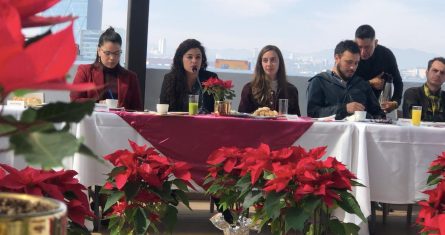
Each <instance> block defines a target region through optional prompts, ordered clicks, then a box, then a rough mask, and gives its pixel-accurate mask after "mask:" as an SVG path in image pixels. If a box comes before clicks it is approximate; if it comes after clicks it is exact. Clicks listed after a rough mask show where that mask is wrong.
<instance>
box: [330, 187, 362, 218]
mask: <svg viewBox="0 0 445 235" xmlns="http://www.w3.org/2000/svg"><path fill="white" fill-rule="evenodd" d="M339 194H340V200H338V201H337V203H338V205H339V206H340V207H341V208H342V209H343V210H345V211H346V212H349V213H351V214H356V215H357V216H358V217H360V219H362V220H363V222H366V221H367V220H366V218H365V216H364V215H363V212H362V210H361V209H360V206H359V205H358V202H357V200H355V197H354V196H353V195H352V194H350V193H349V192H346V191H339Z"/></svg>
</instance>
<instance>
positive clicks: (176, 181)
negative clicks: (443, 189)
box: [172, 179, 189, 192]
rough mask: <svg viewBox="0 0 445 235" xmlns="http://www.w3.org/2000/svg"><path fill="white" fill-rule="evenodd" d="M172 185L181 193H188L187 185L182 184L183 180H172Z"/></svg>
mask: <svg viewBox="0 0 445 235" xmlns="http://www.w3.org/2000/svg"><path fill="white" fill-rule="evenodd" d="M172 182H173V184H174V185H176V187H178V189H180V190H182V191H186V192H187V191H189V189H188V187H187V185H186V184H185V183H184V181H183V180H181V179H174V180H173V181H172Z"/></svg>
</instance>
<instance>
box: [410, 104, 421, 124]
mask: <svg viewBox="0 0 445 235" xmlns="http://www.w3.org/2000/svg"><path fill="white" fill-rule="evenodd" d="M421 118H422V106H413V107H412V108H411V124H412V125H413V126H420V121H421Z"/></svg>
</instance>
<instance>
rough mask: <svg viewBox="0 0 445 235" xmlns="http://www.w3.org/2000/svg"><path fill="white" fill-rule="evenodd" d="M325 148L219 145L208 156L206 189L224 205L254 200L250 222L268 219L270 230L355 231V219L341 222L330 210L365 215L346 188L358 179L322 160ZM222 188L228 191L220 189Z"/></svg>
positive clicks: (248, 204) (243, 209)
mask: <svg viewBox="0 0 445 235" xmlns="http://www.w3.org/2000/svg"><path fill="white" fill-rule="evenodd" d="M325 150H326V147H319V148H315V149H311V150H309V151H306V150H305V149H303V148H302V147H288V148H282V149H279V150H274V151H272V150H271V149H270V147H269V146H268V145H265V144H261V145H260V146H259V147H258V148H244V149H236V148H231V149H230V150H229V149H227V148H222V149H219V150H217V151H215V152H214V153H212V154H211V155H210V157H209V159H208V163H209V164H210V168H209V175H208V177H207V180H206V183H207V184H208V190H207V192H208V193H209V194H211V195H215V196H216V197H219V200H220V207H222V208H223V209H225V208H229V209H230V208H234V205H236V204H240V205H241V207H240V208H238V212H239V211H241V212H243V213H247V212H248V211H249V208H250V207H252V206H253V207H254V208H255V212H254V213H253V214H252V219H253V224H255V225H258V227H259V228H262V227H263V226H264V225H269V226H270V229H271V231H272V233H273V234H286V233H287V232H289V231H300V232H303V233H304V234H328V233H334V234H357V233H358V230H359V227H358V226H357V225H355V224H351V223H343V222H341V221H340V220H338V219H337V218H335V217H333V216H332V214H331V213H332V211H333V210H334V209H335V208H338V207H340V208H342V209H344V210H345V211H347V212H349V213H353V214H356V215H358V216H359V217H360V218H362V220H363V221H366V219H365V217H364V216H363V213H362V212H361V210H360V207H359V205H358V203H357V201H356V200H355V198H354V197H353V195H352V194H351V193H350V192H349V191H350V190H351V187H352V186H353V185H360V184H359V183H357V182H355V181H354V179H355V176H354V175H353V174H352V173H351V172H350V171H349V170H347V169H346V167H345V166H344V165H343V164H341V163H340V162H338V161H337V160H336V159H335V158H332V157H328V158H327V159H326V160H321V157H322V156H323V155H324V154H325ZM225 179H230V180H229V181H228V182H229V183H226V180H225ZM227 188H229V190H230V192H233V193H225V191H226V190H227ZM231 211H232V210H231ZM234 216H235V217H236V216H237V215H236V214H234Z"/></svg>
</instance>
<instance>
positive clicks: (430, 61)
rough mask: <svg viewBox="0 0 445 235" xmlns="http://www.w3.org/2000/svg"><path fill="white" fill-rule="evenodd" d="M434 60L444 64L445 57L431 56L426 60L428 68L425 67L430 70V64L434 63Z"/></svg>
mask: <svg viewBox="0 0 445 235" xmlns="http://www.w3.org/2000/svg"><path fill="white" fill-rule="evenodd" d="M434 61H439V62H441V63H442V64H445V58H443V57H435V58H432V59H431V60H429V61H428V68H427V70H430V68H431V65H432V64H433V63H434Z"/></svg>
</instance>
